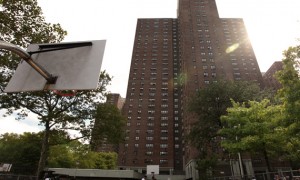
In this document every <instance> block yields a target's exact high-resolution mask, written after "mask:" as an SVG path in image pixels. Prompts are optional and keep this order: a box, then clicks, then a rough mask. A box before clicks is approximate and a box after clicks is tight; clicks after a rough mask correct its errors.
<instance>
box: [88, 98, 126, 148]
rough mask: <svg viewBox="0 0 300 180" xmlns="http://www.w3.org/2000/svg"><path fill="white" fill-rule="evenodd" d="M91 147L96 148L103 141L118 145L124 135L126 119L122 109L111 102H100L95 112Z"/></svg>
mask: <svg viewBox="0 0 300 180" xmlns="http://www.w3.org/2000/svg"><path fill="white" fill-rule="evenodd" d="M94 118H95V122H94V123H92V124H93V127H92V129H93V132H92V139H91V147H92V149H93V150H96V149H97V147H98V146H101V145H102V143H103V142H105V143H109V144H114V145H117V144H119V143H120V142H121V141H122V140H123V137H124V128H123V127H124V126H125V123H126V119H125V118H124V117H123V116H122V114H121V112H120V110H119V109H118V108H117V107H116V106H115V105H111V104H107V103H105V104H99V105H98V106H97V109H96V113H95V117H94Z"/></svg>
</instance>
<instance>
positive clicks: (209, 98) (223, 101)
mask: <svg viewBox="0 0 300 180" xmlns="http://www.w3.org/2000/svg"><path fill="white" fill-rule="evenodd" d="M260 95H261V91H260V88H259V87H258V85H257V84H253V83H249V82H232V81H218V82H217V83H212V84H210V85H208V86H207V87H205V88H202V89H200V90H199V91H198V93H197V95H196V97H193V98H192V100H191V101H190V103H189V111H190V112H192V113H194V114H196V117H197V118H198V119H197V121H196V122H195V123H194V124H193V126H192V129H191V131H190V133H189V134H188V136H187V138H188V141H189V142H190V143H191V144H192V145H193V146H194V147H195V148H196V149H197V150H198V152H199V157H198V160H197V161H198V164H199V166H198V170H199V171H200V172H202V176H204V175H205V173H206V172H207V170H209V169H210V168H212V166H214V165H215V163H216V160H215V159H222V158H223V157H216V156H223V155H224V154H222V153H215V154H213V153H212V152H215V151H217V149H216V148H214V147H220V144H219V142H220V141H219V140H218V137H219V135H218V133H217V132H218V130H219V129H220V128H222V126H223V124H222V122H221V120H220V117H221V115H224V114H226V109H227V108H228V107H230V106H231V99H234V100H235V101H238V102H245V101H248V100H252V99H255V98H258V97H260ZM218 149H220V148H218ZM209 159H211V162H208V160H209ZM202 161H203V162H202ZM203 165H208V166H207V167H200V166H203Z"/></svg>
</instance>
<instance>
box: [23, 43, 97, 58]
mask: <svg viewBox="0 0 300 180" xmlns="http://www.w3.org/2000/svg"><path fill="white" fill-rule="evenodd" d="M92 45H93V43H92V42H78V43H62V44H47V45H39V48H40V50H38V51H29V52H28V54H29V55H32V54H37V53H44V52H51V51H59V50H65V49H72V48H79V47H85V46H92Z"/></svg>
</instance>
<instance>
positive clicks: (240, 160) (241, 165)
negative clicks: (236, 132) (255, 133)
mask: <svg viewBox="0 0 300 180" xmlns="http://www.w3.org/2000/svg"><path fill="white" fill-rule="evenodd" d="M240 126H241V125H240V124H239V125H238V126H234V128H239V127H240ZM235 140H236V141H238V137H237V136H235ZM238 158H239V166H240V173H241V176H242V179H243V178H244V168H243V163H242V157H241V153H240V152H238Z"/></svg>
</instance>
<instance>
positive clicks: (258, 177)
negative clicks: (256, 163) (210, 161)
mask: <svg viewBox="0 0 300 180" xmlns="http://www.w3.org/2000/svg"><path fill="white" fill-rule="evenodd" d="M209 180H300V170H292V171H279V172H270V173H258V174H255V176H254V177H253V176H244V177H241V176H226V177H225V176H223V177H212V178H209Z"/></svg>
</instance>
